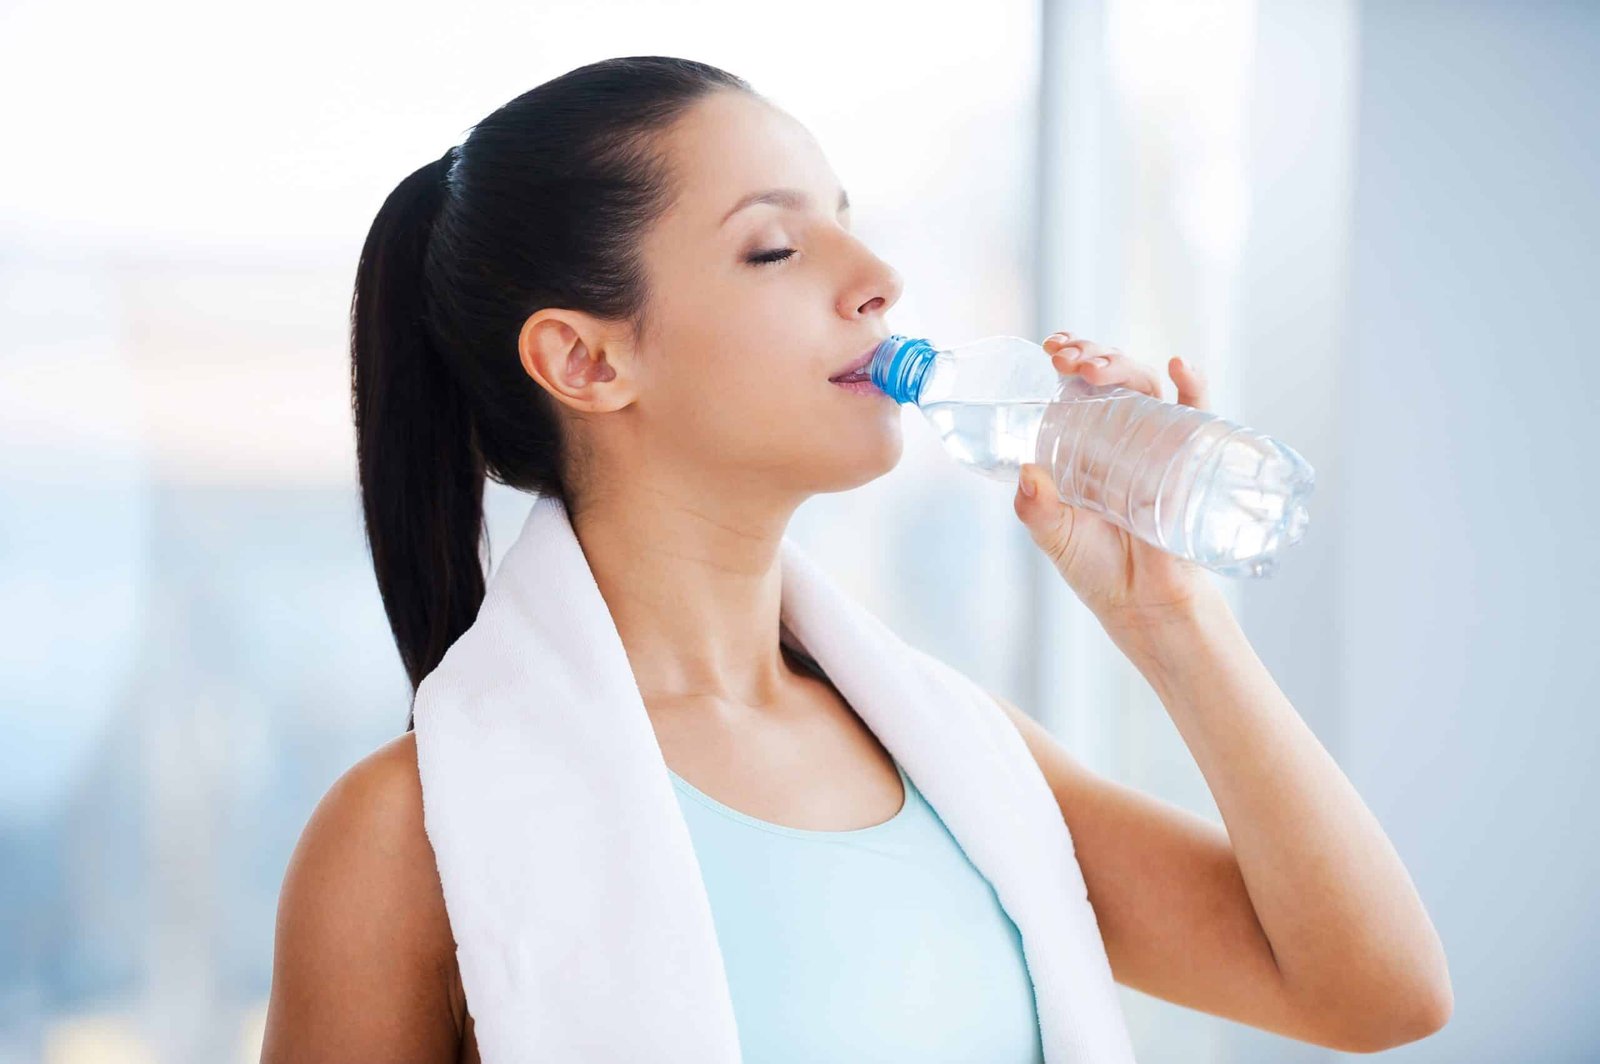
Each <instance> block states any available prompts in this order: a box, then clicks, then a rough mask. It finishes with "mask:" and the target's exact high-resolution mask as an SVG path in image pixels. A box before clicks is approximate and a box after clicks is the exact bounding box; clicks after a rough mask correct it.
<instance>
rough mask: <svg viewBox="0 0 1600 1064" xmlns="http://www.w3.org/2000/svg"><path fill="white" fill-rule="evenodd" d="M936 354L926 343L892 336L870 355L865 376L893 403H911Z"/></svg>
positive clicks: (916, 339)
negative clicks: (870, 358) (870, 359)
mask: <svg viewBox="0 0 1600 1064" xmlns="http://www.w3.org/2000/svg"><path fill="white" fill-rule="evenodd" d="M937 353H938V352H937V351H936V349H935V348H934V346H933V344H931V343H929V342H928V341H927V340H925V339H922V338H920V337H911V336H902V335H900V334H899V333H895V334H894V335H893V336H890V337H889V338H888V339H886V340H884V341H883V342H882V343H881V344H879V345H878V347H877V349H876V350H875V351H873V352H872V361H871V362H870V363H869V365H868V375H869V376H870V377H871V378H872V383H873V384H875V385H877V387H878V389H879V390H880V391H882V392H883V393H884V394H885V395H887V396H888V397H889V398H891V399H893V400H894V401H895V402H897V403H914V402H916V401H917V395H918V393H919V392H921V391H922V381H923V379H924V378H925V377H926V376H927V375H928V367H930V366H932V365H933V356H934V355H935V354H937Z"/></svg>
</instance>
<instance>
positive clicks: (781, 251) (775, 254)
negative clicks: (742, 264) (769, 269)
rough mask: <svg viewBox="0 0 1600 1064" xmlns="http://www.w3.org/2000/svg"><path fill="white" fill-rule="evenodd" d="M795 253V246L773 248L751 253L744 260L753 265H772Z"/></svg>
mask: <svg viewBox="0 0 1600 1064" xmlns="http://www.w3.org/2000/svg"><path fill="white" fill-rule="evenodd" d="M793 254H794V248H773V249H772V250H771V251H762V252H758V253H757V254H754V255H751V256H750V257H749V258H747V259H745V260H744V261H746V262H748V263H750V264H751V265H752V266H770V265H772V264H773V263H777V262H782V261H784V260H785V259H787V258H789V257H790V256H791V255H793Z"/></svg>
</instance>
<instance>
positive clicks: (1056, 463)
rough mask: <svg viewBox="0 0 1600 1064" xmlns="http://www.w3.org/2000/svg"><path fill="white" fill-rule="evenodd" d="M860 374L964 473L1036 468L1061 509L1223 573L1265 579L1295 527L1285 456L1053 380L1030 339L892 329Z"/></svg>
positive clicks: (1073, 382) (1210, 420)
mask: <svg viewBox="0 0 1600 1064" xmlns="http://www.w3.org/2000/svg"><path fill="white" fill-rule="evenodd" d="M868 373H869V375H870V377H871V379H872V383H873V384H875V385H876V386H877V387H878V388H879V389H880V390H882V391H883V392H884V393H885V394H887V395H888V396H889V397H890V398H892V399H894V400H895V401H896V402H898V403H915V404H916V405H917V406H918V407H919V408H920V409H921V410H922V412H923V413H924V414H925V415H926V416H927V418H928V420H929V421H931V422H932V423H933V425H934V427H935V428H936V429H937V430H938V433H939V438H940V439H941V440H942V441H943V443H944V448H945V450H946V451H948V452H949V453H950V455H951V456H952V457H954V458H955V459H957V460H958V461H960V462H962V463H964V464H965V465H967V466H970V467H971V468H972V469H973V470H975V471H976V472H978V473H981V474H983V475H984V476H988V477H992V478H994V479H995V480H1000V481H1004V482H1007V483H1010V484H1015V483H1016V481H1017V477H1018V476H1019V475H1020V473H1021V469H1022V465H1023V463H1024V462H1036V463H1038V464H1039V465H1041V466H1043V467H1044V468H1045V469H1047V470H1049V472H1050V478H1051V481H1052V482H1053V483H1054V484H1055V485H1056V490H1057V492H1058V493H1059V494H1060V496H1061V498H1062V499H1063V500H1064V501H1065V502H1067V503H1068V504H1069V505H1072V506H1079V507H1083V508H1085V509H1088V510H1091V511H1094V512H1095V513H1098V514H1101V515H1103V516H1104V517H1105V518H1106V519H1107V520H1110V521H1111V522H1113V523H1114V524H1116V525H1117V526H1119V527H1120V528H1122V529H1124V530H1126V531H1127V532H1128V533H1130V534H1131V535H1134V536H1137V537H1139V538H1140V539H1142V540H1144V541H1145V542H1146V543H1150V544H1152V545H1154V546H1156V547H1158V548H1160V549H1161V550H1164V551H1167V552H1169V553H1172V554H1176V555H1179V556H1181V557H1184V558H1188V559H1190V560H1191V561H1194V562H1196V563H1198V564H1199V565H1201V566H1203V567H1205V568H1207V569H1210V570H1212V571H1214V572H1217V573H1221V574H1222V575H1224V576H1235V577H1238V576H1252V577H1259V576H1271V575H1272V572H1273V571H1274V569H1275V568H1276V565H1277V554H1278V552H1279V551H1281V550H1283V549H1284V548H1286V547H1289V546H1292V545H1293V544H1295V543H1298V542H1299V541H1300V539H1301V537H1302V536H1303V535H1304V533H1305V529H1306V525H1307V522H1308V520H1309V517H1308V515H1307V513H1306V506H1305V500H1306V498H1307V497H1308V496H1309V495H1310V494H1311V492H1312V490H1313V489H1314V487H1315V472H1314V471H1313V469H1312V468H1311V466H1310V465H1309V464H1308V463H1307V462H1306V460H1305V459H1304V458H1302V457H1300V455H1299V454H1297V453H1295V451H1293V450H1292V449H1290V448H1289V447H1287V446H1285V445H1284V444H1282V443H1280V442H1278V441H1277V440H1275V439H1273V438H1272V437H1270V436H1267V435H1265V434H1263V433H1259V432H1256V431H1254V430H1252V429H1249V428H1247V427H1245V426H1243V425H1238V424H1235V423H1234V422H1231V421H1227V420H1225V419H1223V418H1220V417H1218V416H1216V415H1215V414H1210V413H1207V412H1206V411H1203V410H1196V409H1195V408H1193V407H1190V406H1184V405H1182V404H1180V403H1169V402H1164V401H1162V400H1159V399H1154V398H1152V397H1150V396H1148V395H1145V394H1144V393H1143V392H1139V391H1135V390H1133V389H1132V388H1127V387H1124V386H1122V385H1094V384H1090V383H1089V382H1088V381H1086V380H1084V379H1083V378H1082V377H1080V376H1078V375H1076V374H1072V375H1066V374H1062V373H1059V372H1058V371H1057V370H1056V368H1055V366H1054V365H1053V364H1052V362H1051V360H1050V355H1049V353H1048V352H1046V351H1045V350H1044V348H1043V347H1042V346H1041V345H1039V344H1036V343H1034V342H1033V341H1032V340H1024V339H1022V338H1021V337H1018V336H991V337H987V338H985V339H982V340H975V341H973V342H971V343H967V344H962V345H961V346H959V347H952V348H936V347H934V346H933V345H932V344H931V343H929V342H928V341H927V340H924V339H917V338H913V337H907V336H900V335H894V336H891V337H889V338H888V339H887V340H885V341H883V343H881V344H879V345H878V347H877V349H876V350H875V351H874V352H873V355H872V360H871V362H870V364H869V367H868Z"/></svg>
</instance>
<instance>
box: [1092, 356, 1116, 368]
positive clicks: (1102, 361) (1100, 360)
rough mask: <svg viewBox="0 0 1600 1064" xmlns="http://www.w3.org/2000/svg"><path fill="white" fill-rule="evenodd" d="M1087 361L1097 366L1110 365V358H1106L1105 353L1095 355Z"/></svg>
mask: <svg viewBox="0 0 1600 1064" xmlns="http://www.w3.org/2000/svg"><path fill="white" fill-rule="evenodd" d="M1089 361H1090V362H1093V363H1094V364H1095V365H1097V366H1109V365H1111V359H1109V358H1107V357H1106V356H1105V355H1095V356H1094V357H1093V358H1091V359H1090V360H1089Z"/></svg>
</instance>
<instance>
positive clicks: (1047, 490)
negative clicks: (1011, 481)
mask: <svg viewBox="0 0 1600 1064" xmlns="http://www.w3.org/2000/svg"><path fill="white" fill-rule="evenodd" d="M1030 491H1031V492H1032V494H1029V492H1030ZM1012 509H1014V510H1015V511H1016V514H1017V517H1018V519H1019V520H1021V521H1022V523H1023V524H1024V525H1026V526H1027V528H1028V532H1029V534H1031V535H1032V536H1033V541H1034V542H1035V543H1037V544H1038V545H1039V546H1040V547H1043V548H1045V549H1046V550H1047V551H1048V550H1050V549H1051V548H1052V547H1054V546H1056V544H1055V543H1054V542H1053V540H1054V539H1055V537H1056V536H1057V535H1059V534H1060V530H1061V524H1062V521H1061V519H1062V518H1063V517H1064V516H1065V515H1066V510H1067V504H1066V503H1064V502H1062V501H1061V494H1060V493H1059V492H1058V491H1056V486H1055V484H1054V483H1052V482H1051V480H1050V475H1049V473H1047V472H1046V471H1045V468H1044V467H1043V466H1041V465H1039V464H1038V463H1037V462H1025V463H1023V466H1022V469H1021V471H1020V472H1019V474H1018V476H1017V493H1016V498H1015V499H1013V500H1012Z"/></svg>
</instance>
